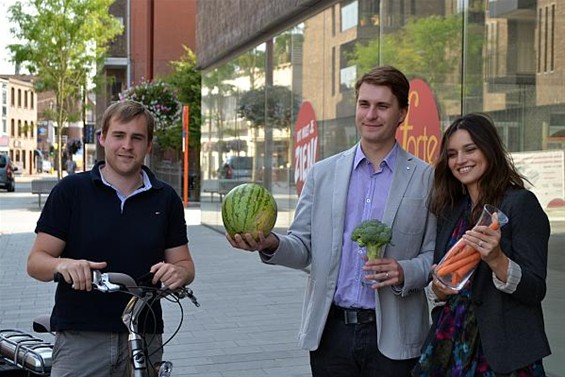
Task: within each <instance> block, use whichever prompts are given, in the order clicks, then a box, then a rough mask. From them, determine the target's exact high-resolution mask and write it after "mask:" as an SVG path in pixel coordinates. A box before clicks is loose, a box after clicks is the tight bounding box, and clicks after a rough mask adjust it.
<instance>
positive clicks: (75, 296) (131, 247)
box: [35, 162, 188, 333]
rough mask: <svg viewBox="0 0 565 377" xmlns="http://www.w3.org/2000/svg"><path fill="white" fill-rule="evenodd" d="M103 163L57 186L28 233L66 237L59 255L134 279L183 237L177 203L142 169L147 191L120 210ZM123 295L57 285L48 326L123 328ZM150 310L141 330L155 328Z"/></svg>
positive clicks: (159, 318) (160, 327)
mask: <svg viewBox="0 0 565 377" xmlns="http://www.w3.org/2000/svg"><path fill="white" fill-rule="evenodd" d="M102 164H103V162H100V163H98V164H96V166H94V168H93V169H92V170H91V171H88V172H83V173H79V174H74V175H69V176H67V177H65V178H64V179H62V180H61V181H60V182H59V183H58V184H57V185H56V187H55V188H54V189H53V190H52V191H51V193H50V194H49V197H48V199H47V201H46V203H45V207H44V208H43V211H42V213H41V216H40V218H39V221H38V222H37V227H36V229H35V232H36V233H39V232H43V233H47V234H50V235H52V236H54V237H57V238H59V239H61V240H63V241H65V243H66V245H65V249H64V251H63V254H62V255H61V256H62V257H64V258H72V259H86V260H89V261H93V262H102V261H105V262H107V264H108V265H107V268H106V269H105V270H104V271H103V272H121V273H126V274H128V275H130V276H132V277H133V278H134V279H136V278H138V277H140V276H142V275H144V274H145V273H147V272H149V269H150V268H151V266H152V265H154V264H156V263H158V262H161V261H163V260H164V258H165V255H164V251H165V249H168V248H172V247H176V246H181V245H184V244H186V243H187V242H188V239H187V235H186V222H185V219H184V207H183V205H182V201H181V199H180V197H179V196H178V194H177V193H176V192H175V191H174V190H173V188H172V187H171V186H169V185H167V184H166V183H164V182H162V181H159V180H158V179H156V177H155V176H154V175H153V173H152V172H151V171H150V170H149V169H148V168H146V167H143V170H144V171H145V173H147V176H148V177H149V180H150V182H151V186H152V187H151V189H149V190H147V191H144V192H141V193H138V194H136V195H134V196H131V197H129V198H127V199H126V200H125V202H124V204H123V208H122V203H121V200H120V199H119V198H118V195H117V193H116V191H115V190H114V189H113V188H111V187H109V186H107V185H105V184H104V183H103V182H102V179H101V176H100V166H101V165H102ZM129 298H130V297H129V296H128V295H126V294H122V293H101V292H98V291H94V290H93V291H91V292H85V291H75V290H73V289H72V288H71V287H70V286H68V285H67V284H59V285H58V287H57V292H56V294H55V306H54V308H53V312H52V315H51V327H52V329H53V330H55V331H61V330H84V331H113V332H126V331H127V329H126V327H125V326H124V324H123V322H122V320H121V314H122V312H123V309H124V307H125V305H126V304H127V302H128V300H129ZM153 310H154V314H155V318H156V322H155V323H154V324H153V321H150V322H148V324H147V325H146V330H147V331H148V332H157V333H162V332H163V320H162V313H161V307H160V305H159V304H156V305H155V306H154V309H153ZM149 317H153V314H151V315H150V316H149Z"/></svg>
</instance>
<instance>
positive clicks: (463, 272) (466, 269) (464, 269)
mask: <svg viewBox="0 0 565 377" xmlns="http://www.w3.org/2000/svg"><path fill="white" fill-rule="evenodd" d="M477 262H478V261H475V262H471V263H468V264H466V265H464V266H462V267H459V269H458V270H457V271H455V272H454V273H453V275H454V276H455V275H457V276H458V279H457V280H458V281H457V283H456V284H458V283H459V282H460V281H461V279H462V278H463V276H465V275H466V274H467V273H468V272H469V271H471V270H472V269H473V268H475V266H476V265H477ZM454 285H455V284H454Z"/></svg>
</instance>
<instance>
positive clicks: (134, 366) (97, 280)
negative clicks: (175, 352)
mask: <svg viewBox="0 0 565 377" xmlns="http://www.w3.org/2000/svg"><path fill="white" fill-rule="evenodd" d="M151 277H152V276H148V277H147V278H148V279H150V278H151ZM64 281H65V280H64V279H63V277H62V275H60V274H56V275H55V282H64ZM92 285H93V287H94V289H96V290H98V291H100V292H107V293H112V292H126V293H129V294H131V295H132V296H131V298H130V299H129V301H128V303H127V305H126V307H125V309H124V311H123V313H122V322H123V323H124V325H125V326H126V328H127V329H128V332H129V335H128V350H129V355H130V365H131V368H130V369H131V373H130V376H131V377H149V376H150V375H151V374H150V373H149V366H148V364H149V363H148V357H149V355H148V354H147V348H146V346H144V340H143V337H142V336H141V335H140V333H139V331H138V323H139V317H140V314H141V312H142V310H143V309H144V308H145V306H147V305H150V303H151V302H153V301H154V300H158V299H162V298H164V297H167V296H170V295H175V296H176V297H177V298H178V299H183V298H189V299H190V301H192V303H193V304H194V305H195V306H197V307H198V306H200V304H199V303H198V301H197V299H196V297H195V296H194V295H193V292H192V290H191V289H190V288H188V287H186V286H185V287H182V288H179V289H176V290H174V291H173V290H170V289H168V288H166V287H162V288H158V289H157V288H154V287H144V286H139V285H138V284H137V283H136V282H135V280H134V279H133V278H131V277H130V276H129V275H126V274H122V273H112V272H109V273H101V272H100V271H96V270H94V271H92ZM34 330H35V331H36V332H50V329H49V316H48V315H42V316H39V317H37V318H36V320H35V321H34ZM173 336H174V334H173ZM165 344H166V343H165ZM52 350H53V345H52V344H51V343H48V342H45V341H44V340H42V339H40V338H36V337H34V336H32V335H30V334H27V333H24V332H22V331H19V330H11V329H7V330H0V358H4V359H5V360H7V361H9V362H10V363H11V364H12V365H14V366H15V367H18V368H20V369H21V370H22V371H27V372H28V373H33V374H34V375H42V376H48V375H50V371H51V362H52V359H51V356H52ZM172 369H173V364H172V363H171V362H169V361H162V362H161V364H160V366H159V369H158V371H156V373H157V376H158V377H170V376H171V372H172Z"/></svg>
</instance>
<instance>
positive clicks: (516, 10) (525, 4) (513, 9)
mask: <svg viewBox="0 0 565 377" xmlns="http://www.w3.org/2000/svg"><path fill="white" fill-rule="evenodd" d="M536 4H537V1H536V0H491V1H489V17H490V18H507V19H512V20H524V19H532V18H533V19H535V17H536V12H535V10H536Z"/></svg>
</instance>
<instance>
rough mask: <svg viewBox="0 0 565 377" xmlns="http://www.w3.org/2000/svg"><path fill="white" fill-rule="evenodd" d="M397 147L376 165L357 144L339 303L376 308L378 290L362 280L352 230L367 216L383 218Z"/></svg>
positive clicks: (359, 258) (341, 268) (338, 288)
mask: <svg viewBox="0 0 565 377" xmlns="http://www.w3.org/2000/svg"><path fill="white" fill-rule="evenodd" d="M397 150H398V143H396V144H395V145H394V147H393V148H392V149H391V151H390V152H389V154H388V155H387V156H386V157H385V158H384V160H383V161H382V162H381V164H380V165H379V166H376V167H375V166H373V164H372V163H371V162H370V161H369V160H368V159H367V158H366V157H365V154H364V153H363V151H362V150H361V144H358V145H357V150H356V151H355V159H354V161H353V170H352V172H351V178H350V180H349V190H348V192H347V207H346V213H345V228H344V230H343V245H342V252H341V262H340V268H339V274H338V278H337V289H336V291H335V294H334V303H335V304H336V305H338V306H341V307H344V308H363V309H374V308H375V292H374V291H373V289H372V288H371V287H370V286H368V285H365V284H362V283H361V280H362V277H363V276H362V275H363V265H364V263H365V262H364V260H363V258H362V256H361V255H362V254H361V253H360V249H361V248H360V247H359V245H357V243H356V242H354V241H352V240H351V234H352V233H353V230H354V229H355V228H356V227H357V225H359V223H360V222H362V221H364V220H369V219H377V220H382V218H383V213H384V210H385V206H386V201H387V198H388V193H389V191H390V186H391V184H392V176H393V173H394V167H395V165H396V155H397ZM389 225H391V224H389Z"/></svg>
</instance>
